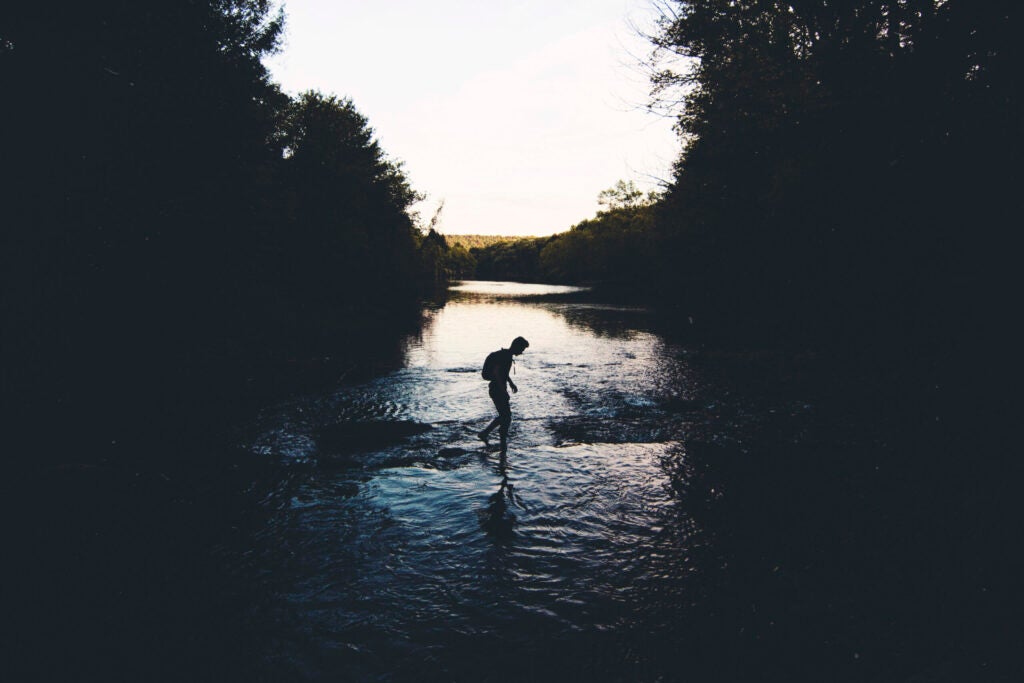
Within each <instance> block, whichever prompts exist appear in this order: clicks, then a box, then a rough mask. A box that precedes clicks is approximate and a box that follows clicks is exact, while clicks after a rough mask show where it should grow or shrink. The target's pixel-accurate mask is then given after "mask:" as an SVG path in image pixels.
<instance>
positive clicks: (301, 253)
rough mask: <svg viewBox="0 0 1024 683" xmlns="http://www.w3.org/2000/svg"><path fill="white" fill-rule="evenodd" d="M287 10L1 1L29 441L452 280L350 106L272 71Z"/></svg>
mask: <svg viewBox="0 0 1024 683" xmlns="http://www.w3.org/2000/svg"><path fill="white" fill-rule="evenodd" d="M283 21H284V19H283V15H282V14H280V13H274V11H273V10H272V3H271V2H269V0H200V1H198V2H178V1H175V0H166V1H158V2H146V3H133V2H121V1H118V0H103V1H101V2H94V3H78V4H70V5H69V4H67V3H62V4H52V3H51V4H46V3H43V4H38V3H37V4H32V3H21V4H19V3H14V4H8V5H5V7H4V9H3V11H2V14H0V85H2V87H3V91H4V92H5V93H6V98H7V99H6V100H5V106H4V107H2V108H0V110H2V113H0V117H2V120H0V129H2V131H3V133H2V135H3V149H4V166H5V170H7V171H8V173H7V174H5V175H6V177H7V180H6V181H5V183H4V188H3V201H2V207H3V208H2V211H3V229H2V233H3V264H2V267H3V278H4V282H3V299H2V306H3V309H2V314H3V340H2V353H3V377H2V381H3V392H2V393H3V396H4V406H3V409H4V411H5V415H6V417H8V418H11V422H12V423H13V424H21V425H23V426H25V427H26V429H25V431H26V433H27V434H29V435H30V440H32V439H35V438H37V437H39V436H40V435H41V434H43V433H52V432H53V431H55V430H53V429H48V428H45V426H44V427H42V428H41V425H46V424H52V425H62V427H61V430H60V431H68V432H70V433H69V434H65V435H64V436H66V437H67V438H68V439H71V440H76V441H77V440H79V439H80V438H81V439H82V440H83V441H85V440H86V439H85V438H84V434H81V433H78V434H76V433H75V430H76V428H75V427H64V426H63V425H69V424H77V425H79V426H84V425H90V426H93V427H94V428H93V431H94V432H95V436H96V438H98V439H108V438H111V439H112V438H115V435H116V433H117V432H118V429H119V428H118V427H117V426H116V425H118V424H126V423H132V422H134V423H138V422H140V421H142V422H145V421H148V420H159V419H160V418H159V417H157V416H159V415H161V414H164V415H166V414H168V413H174V412H176V411H179V412H180V411H189V410H191V411H193V412H195V411H196V410H199V409H200V408H199V407H197V406H195V405H189V406H188V407H184V406H182V405H181V404H182V403H188V404H193V403H195V402H197V401H199V402H201V401H203V400H207V394H210V395H215V394H216V392H215V391H214V388H216V387H218V386H219V384H223V383H225V382H230V381H233V378H232V376H231V375H232V373H235V374H237V373H239V372H241V368H243V367H244V366H246V365H247V364H252V363H255V362H271V361H273V360H274V359H283V358H288V357H292V356H295V355H302V354H306V355H316V354H320V353H324V352H325V351H327V350H334V351H336V350H338V348H339V345H340V348H345V343H346V342H347V341H351V339H352V338H354V337H361V336H366V335H368V334H370V333H371V332H372V328H373V327H375V326H379V327H387V326H390V325H392V324H393V322H392V320H393V319H394V318H395V316H394V311H396V310H405V309H409V310H412V311H415V302H416V300H417V297H419V296H420V295H421V294H422V292H423V291H425V290H426V289H428V288H429V287H430V286H432V285H433V284H435V283H436V281H437V280H439V279H443V278H444V277H445V276H446V271H445V270H444V269H443V268H441V269H439V268H438V267H437V266H436V263H435V258H436V254H435V253H434V252H433V251H432V250H431V247H430V239H429V238H428V237H424V236H422V235H421V234H420V232H419V231H418V230H417V229H416V226H415V225H414V220H413V218H412V216H411V214H410V206H411V205H412V204H413V203H414V202H415V201H416V200H417V199H418V196H417V194H416V193H415V192H414V191H413V189H412V188H411V187H410V183H409V181H408V179H407V178H406V176H405V175H404V173H403V170H402V167H401V165H400V164H399V163H397V162H395V161H393V160H391V159H389V158H388V157H387V155H386V154H385V153H384V151H383V150H382V149H381V148H380V146H379V145H378V143H377V142H376V140H375V139H374V135H373V131H372V129H371V128H370V125H369V122H368V121H367V120H366V119H365V118H364V117H363V116H362V115H361V114H360V113H359V112H358V111H357V110H356V109H355V107H354V106H353V104H352V103H351V102H350V101H348V100H345V99H338V98H336V97H332V96H324V95H321V94H319V93H312V92H311V93H306V94H303V95H302V96H300V97H298V98H296V99H292V98H289V97H288V96H286V95H284V94H282V93H281V91H280V90H279V89H278V87H277V86H276V84H274V83H273V82H271V80H270V79H269V75H268V72H267V70H266V69H265V67H264V66H263V64H262V62H261V59H262V58H263V57H265V56H266V55H268V54H270V53H272V52H273V51H275V50H276V49H277V46H278V44H279V41H280V39H281V35H282V30H283ZM406 304H408V305H407V306H406ZM413 315H414V314H413ZM354 321H359V324H356V322H354ZM226 395H228V394H226ZM209 400H216V399H214V398H211V399H209ZM179 409H180V410H179ZM74 418H77V419H74ZM69 420H70V421H69Z"/></svg>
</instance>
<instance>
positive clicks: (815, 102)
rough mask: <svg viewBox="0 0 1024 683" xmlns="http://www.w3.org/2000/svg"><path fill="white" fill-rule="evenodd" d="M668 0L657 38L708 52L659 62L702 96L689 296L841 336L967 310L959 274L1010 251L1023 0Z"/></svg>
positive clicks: (684, 267)
mask: <svg viewBox="0 0 1024 683" xmlns="http://www.w3.org/2000/svg"><path fill="white" fill-rule="evenodd" d="M665 7H666V9H667V10H668V11H667V12H666V13H665V15H664V16H663V20H662V23H661V31H660V33H659V35H658V36H657V37H656V42H657V45H658V46H659V47H660V48H662V49H665V50H669V51H671V52H672V53H674V54H680V55H684V56H686V57H690V58H692V59H691V60H690V61H689V62H688V64H689V66H688V68H687V69H686V70H684V71H682V72H670V71H669V72H662V73H660V74H659V76H658V78H657V79H656V87H657V88H660V89H661V92H662V93H665V92H667V91H670V90H672V89H673V88H675V92H680V91H682V92H683V93H684V98H683V99H684V103H685V106H684V107H683V108H682V109H681V110H680V111H679V119H678V121H679V129H680V132H681V134H682V136H683V140H684V143H685V146H684V151H683V154H682V155H681V157H680V159H679V162H678V164H677V165H676V168H675V174H674V175H675V177H674V182H673V184H672V186H671V188H670V191H669V192H668V194H667V196H666V198H665V201H664V202H663V203H662V206H661V207H660V208H659V217H658V220H657V230H658V234H657V239H658V240H659V241H660V242H661V243H662V244H663V248H661V249H660V250H659V252H660V253H661V254H663V255H664V256H665V258H664V259H663V261H662V264H661V272H662V280H663V282H664V283H666V284H667V285H669V287H670V288H671V290H673V291H674V292H675V296H676V297H677V298H678V299H679V300H680V301H683V302H685V305H686V306H687V307H689V309H690V310H691V311H692V312H694V313H696V314H698V317H701V318H703V319H711V318H718V319H719V320H721V319H722V318H723V316H724V312H725V311H729V316H731V317H732V318H733V319H734V320H736V321H742V322H741V324H744V325H752V326H756V327H764V326H772V327H779V326H788V327H791V328H792V327H793V326H794V325H796V326H803V327H805V328H806V327H807V326H808V325H810V326H812V327H814V326H822V325H823V326H824V327H831V328H832V329H833V331H834V332H836V333H838V332H839V331H840V330H846V331H849V329H850V326H851V325H853V326H858V325H859V326H863V325H864V324H865V323H867V324H868V326H871V325H876V326H881V325H884V326H889V325H891V324H893V323H895V322H896V321H898V320H903V321H908V322H906V323H904V324H905V325H908V326H914V325H919V324H929V325H935V324H936V322H937V321H939V320H941V319H943V317H945V316H943V313H942V309H943V308H944V307H947V306H955V307H956V308H957V310H960V311H963V310H964V306H965V302H964V301H963V295H964V290H963V289H962V288H960V287H957V286H953V285H952V283H953V282H956V281H960V282H962V281H963V280H964V279H965V278H972V277H975V276H977V275H978V274H980V273H982V272H985V271H986V270H987V267H986V265H985V262H986V261H987V260H991V259H994V258H995V254H994V253H991V252H989V253H986V252H987V246H986V245H988V244H992V243H993V242H995V241H997V240H999V239H1000V237H1001V235H1003V234H1005V220H1006V217H1005V215H1003V211H1002V207H1006V206H1007V204H1008V198H1009V197H1010V195H1009V194H1008V191H1009V187H1008V185H1007V180H1006V177H1005V176H1004V175H1003V171H1002V169H1003V168H1005V167H1006V165H1007V162H1010V161H1011V159H1012V158H1013V155H1014V154H1016V153H1019V149H1020V121H1021V117H1020V100H1019V94H1018V92H1017V90H1016V87H1015V85H1014V77H1013V76H1012V69H1013V67H1012V66H1011V65H1012V64H1014V63H1015V55H1016V51H1017V48H1016V44H1015V43H1014V42H1013V39H1012V35H1013V31H1014V29H1013V28H1012V27H1015V26H1016V25H1017V24H1016V18H1017V9H1016V6H1015V5H1013V4H1012V3H1005V2H994V3H971V2H965V1H964V0H949V1H947V2H935V1H932V0H897V1H891V0H884V1H883V0H859V1H857V2H847V3H821V2H793V3H776V2H770V1H767V0H743V1H739V2H736V1H726V0H693V1H685V2H671V3H667V4H666V6H665ZM968 225H970V226H972V230H978V231H980V233H979V235H978V236H976V237H974V238H972V239H970V240H966V241H965V240H964V236H965V228H966V226H968ZM980 234H984V235H986V237H984V238H982V237H980ZM974 293H975V294H977V293H978V291H977V290H975V292H974ZM946 319H948V317H947V318H946ZM909 321H913V322H909Z"/></svg>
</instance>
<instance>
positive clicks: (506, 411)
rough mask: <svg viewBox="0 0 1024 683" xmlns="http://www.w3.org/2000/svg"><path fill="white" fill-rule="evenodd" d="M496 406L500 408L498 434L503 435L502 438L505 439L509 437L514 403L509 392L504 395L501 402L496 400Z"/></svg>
mask: <svg viewBox="0 0 1024 683" xmlns="http://www.w3.org/2000/svg"><path fill="white" fill-rule="evenodd" d="M495 406H496V407H497V408H498V425H499V427H498V434H500V435H501V440H502V441H505V440H506V439H508V428H509V425H511V424H512V405H511V402H510V400H509V397H508V394H505V395H504V396H503V397H502V401H501V402H500V404H499V403H498V401H495Z"/></svg>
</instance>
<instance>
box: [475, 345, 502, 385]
mask: <svg viewBox="0 0 1024 683" xmlns="http://www.w3.org/2000/svg"><path fill="white" fill-rule="evenodd" d="M500 354H501V351H491V352H490V353H489V354H487V358H484V368H483V370H481V371H480V375H481V376H482V377H483V378H484V379H485V380H487V381H488V382H493V381H494V380H496V379H497V377H495V376H494V366H496V365H497V364H498V357H499V355H500Z"/></svg>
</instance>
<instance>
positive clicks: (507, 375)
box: [505, 363, 519, 394]
mask: <svg viewBox="0 0 1024 683" xmlns="http://www.w3.org/2000/svg"><path fill="white" fill-rule="evenodd" d="M505 381H506V382H508V386H509V388H510V389H511V390H512V393H513V394H514V393H516V392H517V391H519V387H517V386H516V383H515V382H513V381H512V363H509V364H508V367H506V368H505Z"/></svg>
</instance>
